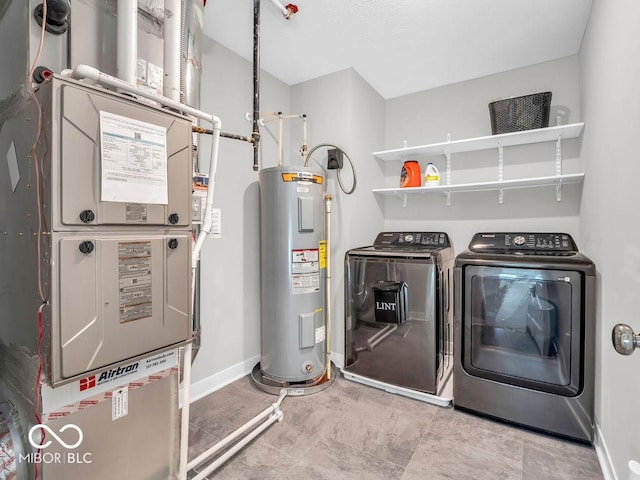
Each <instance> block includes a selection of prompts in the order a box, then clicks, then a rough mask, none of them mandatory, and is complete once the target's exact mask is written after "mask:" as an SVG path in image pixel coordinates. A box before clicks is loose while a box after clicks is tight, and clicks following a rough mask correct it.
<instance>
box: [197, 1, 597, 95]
mask: <svg viewBox="0 0 640 480" xmlns="http://www.w3.org/2000/svg"><path fill="white" fill-rule="evenodd" d="M282 3H283V4H286V3H287V1H286V0H285V1H284V2H282ZM290 3H295V4H296V5H297V6H298V8H299V12H298V13H297V14H295V15H293V16H292V17H291V19H290V20H285V19H284V18H283V16H282V14H281V13H280V11H279V10H278V9H277V8H276V7H275V5H274V4H273V3H272V2H271V1H270V0H262V1H261V26H260V33H261V44H260V45H261V66H262V69H263V70H265V71H266V72H268V73H270V74H272V75H274V76H275V77H276V78H278V79H280V80H282V81H283V82H285V83H287V84H288V85H295V84H296V83H299V82H303V81H305V80H310V79H312V78H316V77H320V76H322V75H326V74H328V73H332V72H335V71H339V70H343V69H345V68H349V67H353V68H354V69H355V70H356V71H357V72H358V73H359V74H360V75H362V77H364V79H365V80H366V81H367V82H369V84H371V85H372V86H373V88H375V89H376V90H377V91H378V92H379V93H380V94H381V95H382V96H383V97H384V98H393V97H397V96H401V95H405V94H408V93H413V92H417V91H420V90H425V89H429V88H433V87H438V86H442V85H447V84H450V83H456V82H460V81H463V80H469V79H471V78H477V77H482V76H485V75H490V74H492V73H498V72H503V71H506V70H511V69H514V68H519V67H523V66H526V65H533V64H536V63H540V62H545V61H548V60H553V59H555V58H561V57H565V56H567V55H573V54H576V53H578V52H579V50H580V45H581V43H582V37H583V35H584V31H585V28H586V25H587V21H588V19H589V12H590V11H591V3H592V0H291V2H290ZM204 33H205V35H207V36H209V37H211V38H213V39H214V40H216V41H217V42H219V43H221V44H222V45H224V46H225V47H227V48H229V49H230V50H232V51H234V52H235V53H237V54H238V55H240V56H242V57H244V58H246V59H247V60H249V61H251V59H252V57H253V43H252V42H253V1H251V0H227V1H222V0H213V1H211V0H210V1H209V2H208V4H207V6H206V8H205V21H204Z"/></svg>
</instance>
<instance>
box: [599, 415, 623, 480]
mask: <svg viewBox="0 0 640 480" xmlns="http://www.w3.org/2000/svg"><path fill="white" fill-rule="evenodd" d="M593 446H594V447H595V449H596V455H597V456H598V462H600V468H601V469H602V476H603V477H604V480H618V477H617V476H616V472H615V470H614V469H613V464H612V463H611V456H610V455H609V450H608V449H607V444H606V443H605V441H604V437H603V436H602V431H601V430H600V425H598V422H596V435H595V439H594V440H593Z"/></svg>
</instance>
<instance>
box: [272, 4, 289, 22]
mask: <svg viewBox="0 0 640 480" xmlns="http://www.w3.org/2000/svg"><path fill="white" fill-rule="evenodd" d="M271 3H273V4H274V5H275V6H276V8H277V9H278V10H280V12H281V13H282V15H283V16H284V18H289V17H290V16H291V13H290V12H289V10H287V9H286V8H285V7H284V5H282V4H281V3H280V2H279V1H278V0H271Z"/></svg>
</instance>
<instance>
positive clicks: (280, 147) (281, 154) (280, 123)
mask: <svg viewBox="0 0 640 480" xmlns="http://www.w3.org/2000/svg"><path fill="white" fill-rule="evenodd" d="M283 122H284V120H283V119H282V115H278V127H279V131H278V166H279V167H281V166H282V156H283V151H284V147H283V145H282V127H283Z"/></svg>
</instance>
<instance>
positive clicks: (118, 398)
mask: <svg viewBox="0 0 640 480" xmlns="http://www.w3.org/2000/svg"><path fill="white" fill-rule="evenodd" d="M128 413H129V390H127V388H126V387H123V388H119V389H118V390H115V391H114V392H112V393H111V420H117V419H119V418H122V417H124V416H125V415H127V414H128Z"/></svg>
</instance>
